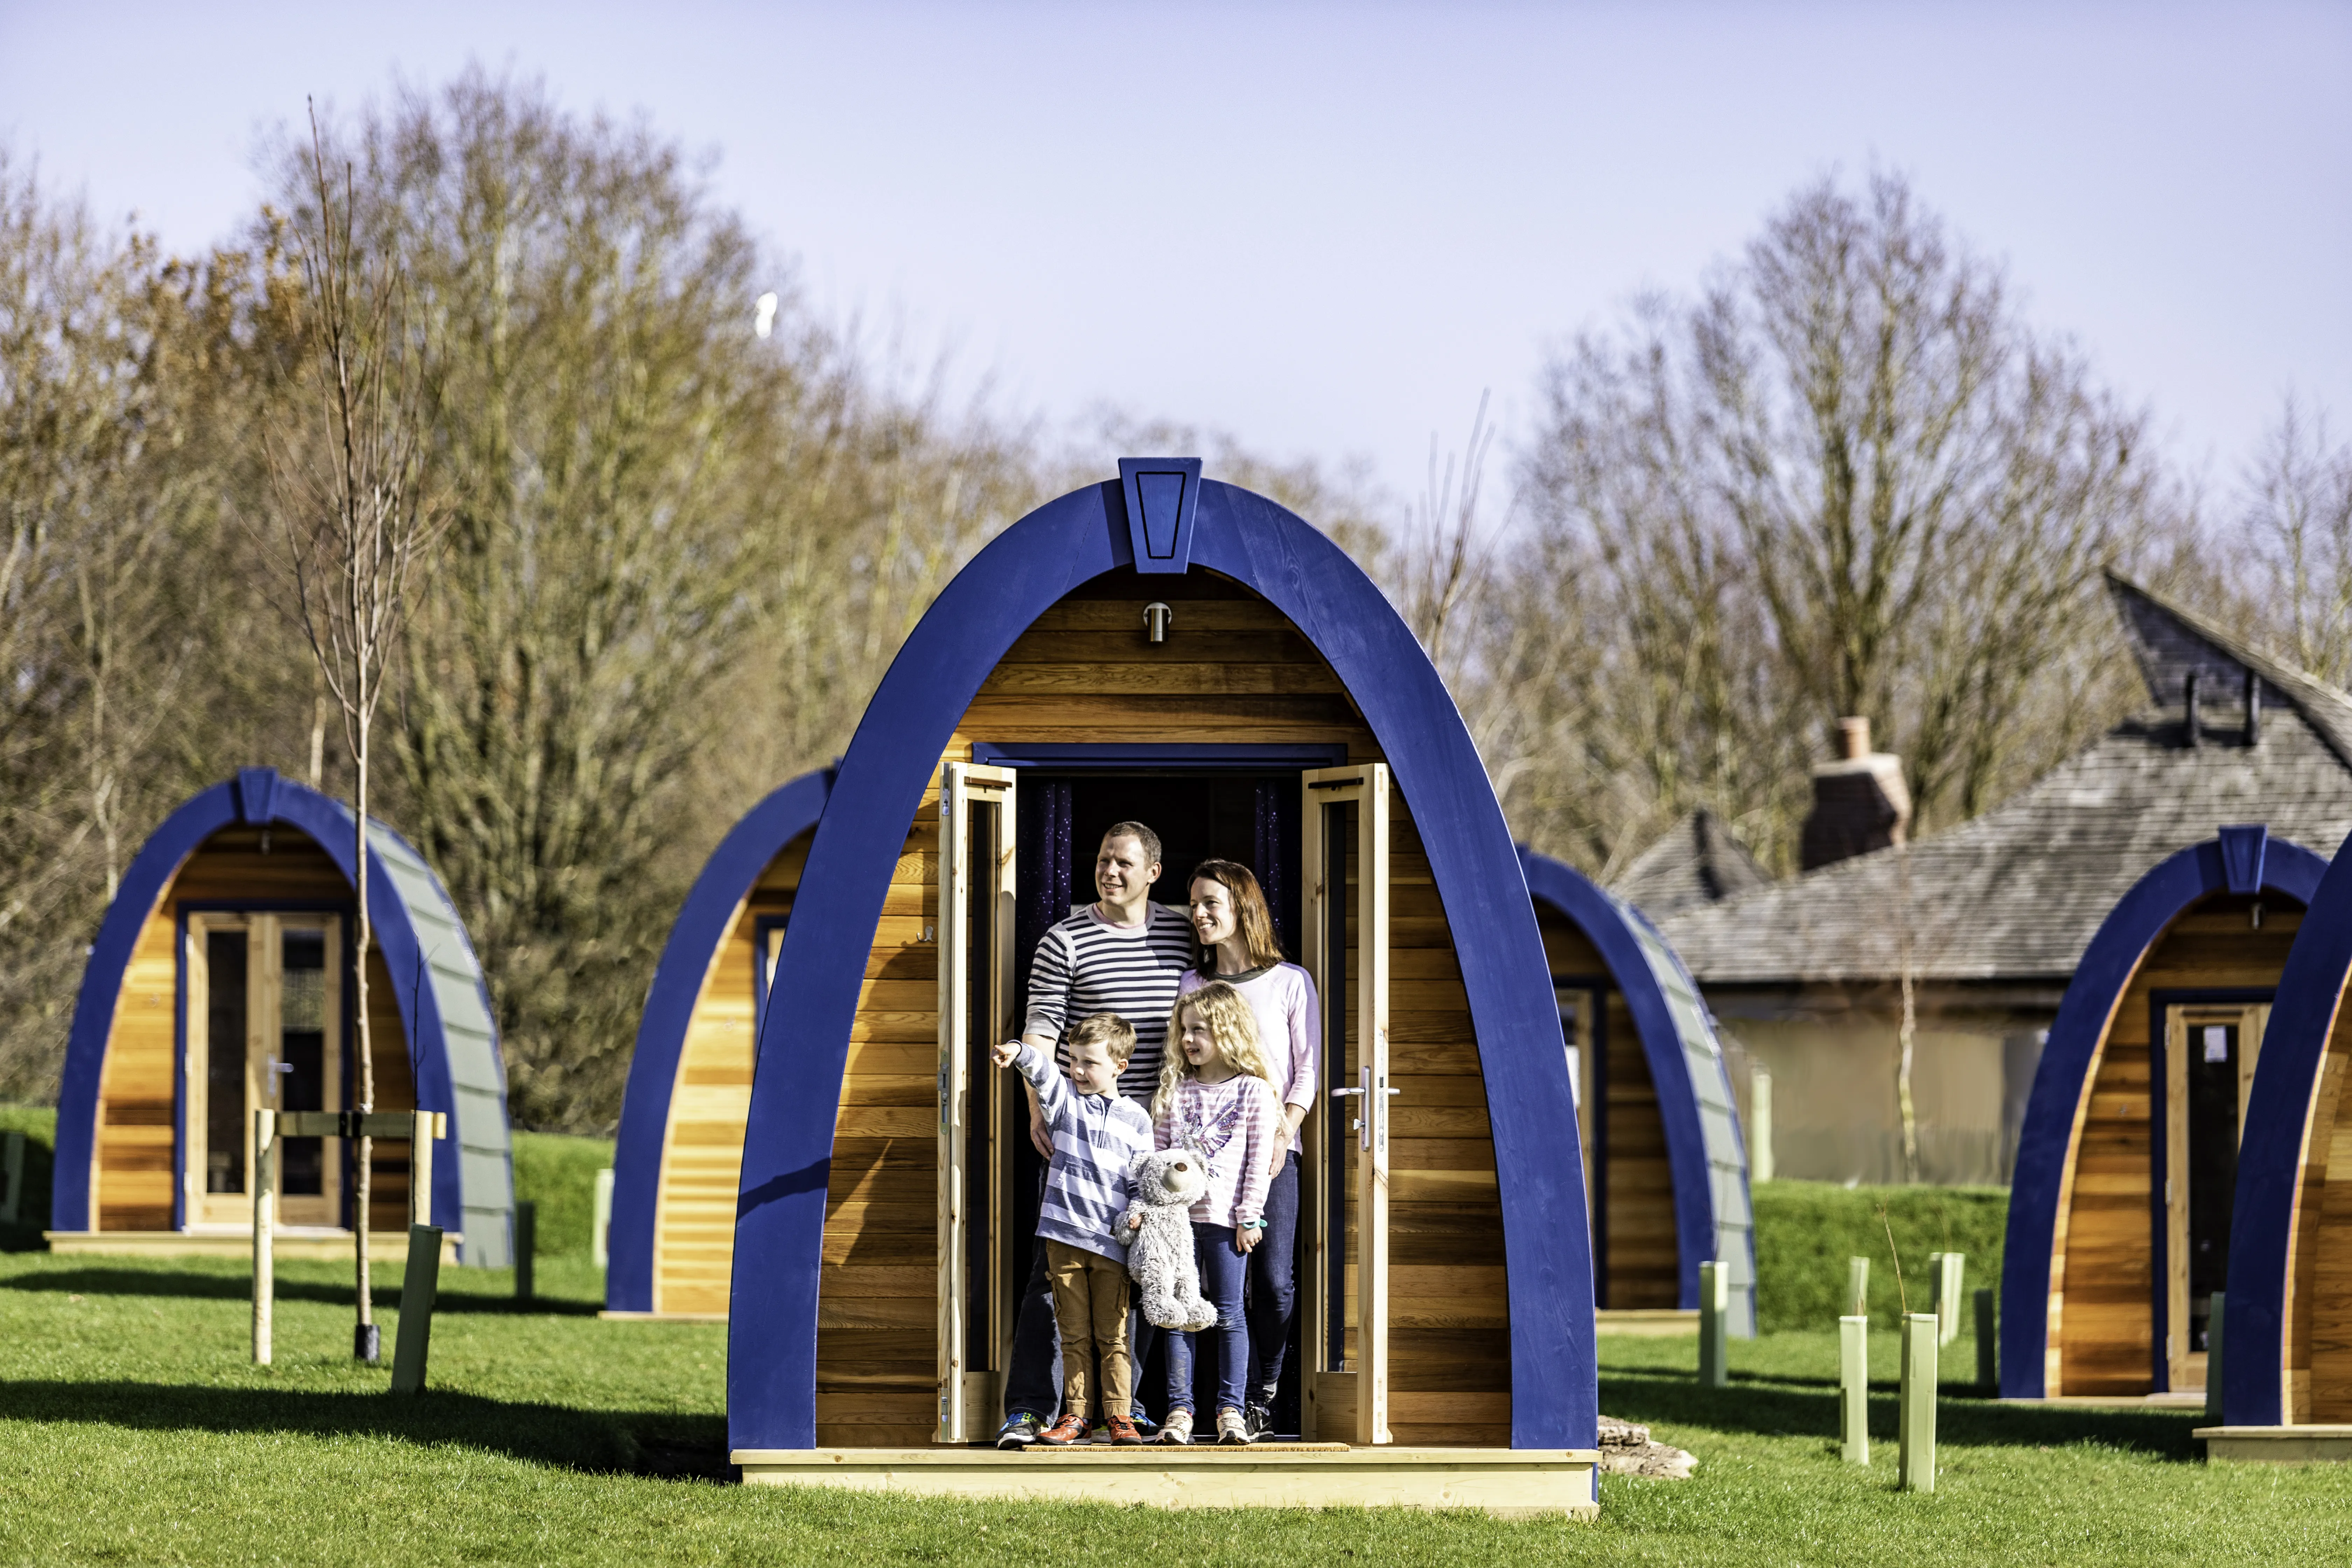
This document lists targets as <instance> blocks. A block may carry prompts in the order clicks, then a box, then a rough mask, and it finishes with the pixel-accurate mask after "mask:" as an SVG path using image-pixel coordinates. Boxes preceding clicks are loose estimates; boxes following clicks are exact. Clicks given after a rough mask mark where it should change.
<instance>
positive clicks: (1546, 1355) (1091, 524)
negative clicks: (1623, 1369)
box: [728, 481, 1599, 1448]
mask: <svg viewBox="0 0 2352 1568" xmlns="http://www.w3.org/2000/svg"><path fill="white" fill-rule="evenodd" d="M1119 491H1120V487H1119V486H1118V484H1117V483H1116V482H1111V483H1108V484H1103V485H1090V486H1088V487H1087V488H1085V489H1079V490H1076V491H1073V492H1072V493H1070V494H1068V495H1066V496H1063V497H1061V498H1060V499H1058V500H1053V501H1049V502H1047V503H1046V504H1045V505H1044V506H1042V507H1040V508H1038V509H1037V510H1035V511H1033V512H1031V513H1030V514H1029V515H1028V516H1027V517H1025V518H1024V519H1022V520H1021V521H1019V522H1017V523H1015V524H1014V525H1013V527H1012V528H1010V529H1008V530H1007V531H1005V532H1004V533H1003V534H1001V535H1000V536H998V538H996V539H995V540H994V541H992V542H991V543H990V544H989V545H988V547H987V548H985V549H983V550H982V552H980V553H979V555H977V556H976V557H974V558H973V560H972V561H971V563H970V564H968V565H967V566H965V568H964V569H963V571H962V572H961V573H960V574H958V575H957V576H956V578H955V580H954V581H953V582H951V583H950V584H949V585H948V587H947V589H946V591H945V592H944V593H942V594H941V595H940V598H939V599H938V601H937V602H936V603H935V604H934V605H932V607H931V608H930V610H929V612H928V613H926V614H925V616H923V619H922V620H921V622H920V623H919V625H918V626H916V628H915V630H914V632H913V633H912V634H911V635H910V636H909V637H908V639H907V642H906V644H905V646H904V647H901V648H900V650H899V652H898V658H896V660H894V661H893V663H892V665H891V667H890V671H889V673H888V675H887V677H885V678H884V679H883V682H882V685H881V688H880V689H879V690H878V691H877V693H876V694H875V698H874V700H873V702H872V704H871V705H870V706H869V707H868V709H867V710H866V716H865V718H864V719H863V721H861V722H860V724H859V726H858V730H857V733H856V738H855V739H854V740H853V741H852V742H851V743H850V748H849V752H848V754H847V755H846V756H845V758H844V759H843V760H842V763H841V768H840V774H839V777H838V779H837V781H836V783H835V790H834V795H833V799H832V801H831V803H830V804H829V805H828V807H827V810H826V812H825V815H824V820H823V821H822V822H820V823H819V825H818V826H817V833H816V839H815V842H814V845H813V846H812V847H811V849H810V854H809V862H808V868H807V869H806V871H805V872H804V873H803V880H802V893H801V896H800V899H799V900H798V901H797V902H796V904H795V906H794V909H795V918H794V919H793V923H792V926H791V927H790V929H789V931H787V932H786V935H785V937H784V945H783V949H782V955H781V957H780V959H779V963H778V975H779V979H778V984H780V985H789V987H790V989H791V992H792V994H793V998H794V1004H795V1005H793V1006H791V1007H772V1008H770V1009H769V1010H768V1014H767V1017H766V1019H765V1020H764V1022H763V1024H762V1026H761V1039H760V1054H759V1067H758V1069H757V1073H756V1076H755V1078H754V1080H753V1083H752V1089H751V1119H750V1125H749V1128H748V1131H747V1135H746V1138H745V1143H744V1155H743V1182H742V1188H741V1195H740V1200H739V1206H738V1211H737V1212H738V1217H737V1221H736V1233H735V1262H734V1279H733V1290H732V1296H731V1314H730V1324H729V1330H728V1334H729V1352H728V1424H729V1437H730V1444H731V1445H732V1446H733V1447H737V1448H801V1447H812V1446H814V1443H815V1440H816V1398H815V1374H816V1321H817V1283H818V1268H819V1262H820V1259H821V1258H822V1250H823V1240H824V1209H825V1189H826V1182H827V1177H828V1174H829V1164H830V1157H831V1151H832V1146H833V1132H834V1115H835V1103H836V1101H837V1100H838V1089H839V1085H840V1082H841V1078H842V1072H843V1068H844V1064H845V1058H846V1053H847V1048H848V1040H849V1033H850V1026H851V1023H852V1020H853V1018H854V1016H855V1014H856V1001H857V990H858V985H859V983H860V980H861V978H862V976H863V974H864V972H865V968H866V952H867V947H868V944H869V943H870V942H871V941H872V938H873V932H874V930H875V922H876V921H877V919H878V918H879V917H880V915H881V912H882V907H883V900H884V895H885V893H886V891H887V888H888V884H889V879H890V871H891V868H892V866H893V865H894V864H895V863H896V861H897V859H898V855H899V854H900V852H901V850H902V849H903V847H904V846H905V843H906V836H907V832H908V826H909V825H910V824H911V823H912V822H913V820H914V817H915V813H916V810H917V808H918V807H919V805H920V804H921V800H922V796H923V792H924V789H925V787H926V786H927V785H928V784H929V782H930V780H931V778H932V775H933V774H934V773H935V772H936V771H937V768H938V765H939V759H940V753H941V752H943V751H944V750H945V749H946V747H947V744H948V741H949V738H950V735H952V734H953V732H954V730H955V726H956V723H957V721H959V720H960V719H961V716H962V715H963V713H964V710H966V709H967V708H968V707H969V706H970V705H971V700H972V698H973V696H974V695H975V694H976V693H977V692H978V690H979V689H980V685H981V682H982V679H985V678H986V676H987V675H988V673H989V672H990V670H992V668H995V666H996V663H997V661H998V660H999V659H1000V658H1003V654H1004V652H1005V650H1006V649H1007V648H1008V647H1011V646H1012V643H1013V639H1014V638H1015V637H1018V636H1020V634H1021V633H1022V632H1023V631H1024V629H1025V628H1026V627H1027V626H1029V624H1030V623H1031V622H1032V621H1034V619H1035V618H1036V617H1037V616H1039V615H1041V614H1042V613H1043V612H1044V611H1045V610H1046V609H1047V608H1048V607H1050V606H1051V605H1053V604H1054V603H1055V601H1056V600H1058V599H1060V598H1061V597H1062V596H1063V595H1066V594H1067V593H1069V592H1070V591H1071V590H1072V589H1075V588H1076V587H1077V586H1079V585H1080V584H1084V583H1086V582H1087V581H1088V580H1089V579H1092V578H1095V577H1097V576H1100V575H1101V574H1104V573H1107V572H1110V571H1113V570H1116V569H1118V568H1121V567H1128V566H1131V565H1132V558H1131V546H1130V544H1129V535H1128V527H1127V520H1126V516H1125V509H1124V504H1123V501H1122V500H1121V497H1120V494H1119ZM1192 567H1193V569H1195V570H1201V569H1207V570H1210V571H1213V572H1216V573H1219V574H1223V575H1224V576H1226V577H1229V578H1231V579H1233V580H1234V581H1236V582H1238V583H1240V584H1243V585H1244V586H1245V587H1247V588H1249V589H1251V590H1252V591H1254V592H1255V593H1257V594H1258V595H1262V596H1263V597H1264V598H1265V599H1266V600H1267V601H1268V602H1269V603H1270V604H1272V605H1274V606H1275V607H1276V609H1278V610H1280V611H1282V612H1283V614H1285V615H1286V616H1288V617H1289V618H1290V620H1291V621H1292V623H1293V624H1295V625H1296V626H1297V627H1298V629H1299V630H1300V632H1301V633H1303V634H1304V635H1305V636H1306V637H1307V639H1308V641H1309V642H1311V643H1312V644H1313V645H1314V646H1315V647H1316V649H1317V650H1318V652H1319V653H1320V655H1321V656H1322V658H1324V659H1325V660H1326V661H1327V662H1328V663H1329V665H1330V666H1331V668H1332V669H1333V670H1334V671H1335V672H1337V674H1338V675H1339V679H1340V680H1341V682H1342V683H1343V685H1344V686H1345V687H1346V689H1347V690H1348V692H1349V696H1350V697H1351V698H1352V699H1353V700H1354V701H1355V703H1356V705H1357V707H1358V709H1359V710H1360V711H1361V713H1362V715H1363V718H1364V721H1365V722H1366V723H1367V724H1368V725H1369V726H1370V729H1371V731H1372V732H1373V733H1374V735H1376V736H1377V737H1378V739H1379V742H1380V745H1381V751H1382V752H1383V753H1384V755H1385V756H1386V758H1387V761H1388V763H1389V766H1390V768H1391V773H1392V776H1393V777H1394V778H1395V780H1396V783H1397V785H1398V787H1399V789H1400V790H1401V791H1402V793H1403V795H1404V796H1405V798H1406V799H1407V800H1408V801H1410V802H1411V803H1412V814H1413V819H1414V821H1415V823H1416V824H1417V825H1418V826H1419V827H1420V829H1421V834H1422V838H1423V845H1424V847H1426V849H1427V852H1428V856H1429V861H1430V867H1431V870H1432V873H1433V877H1434V879H1435V881H1436V884H1437V888H1438V891H1439V895H1440V898H1441V900H1443V902H1444V908H1445V910H1446V914H1447V917H1448V920H1449V921H1451V922H1452V925H1453V930H1454V940H1455V943H1456V949H1457V952H1458V954H1459V958H1460V963H1461V970H1462V978H1463V984H1464V986H1465V990H1466V991H1467V993H1468V996H1469V1004H1470V1010H1471V1016H1472V1020H1473V1024H1474V1026H1475V1031H1476V1034H1477V1037H1478V1040H1479V1043H1480V1059H1481V1066H1482V1068H1483V1070H1484V1072H1485V1075H1486V1095H1487V1110H1488V1117H1489V1120H1490V1121H1491V1122H1492V1125H1493V1128H1494V1139H1495V1154H1496V1166H1497V1168H1498V1170H1499V1172H1500V1173H1501V1176H1502V1183H1501V1189H1500V1195H1501V1201H1502V1209H1503V1221H1504V1248H1505V1262H1506V1265H1507V1279H1508V1291H1509V1299H1510V1310H1511V1381H1512V1387H1511V1395H1512V1397H1511V1422H1512V1441H1513V1443H1514V1444H1515V1445H1516V1446H1517V1447H1590V1446H1591V1444H1592V1443H1593V1441H1594V1440H1595V1428H1596V1423H1597V1417H1598V1414H1599V1413H1598V1408H1597V1400H1598V1392H1599V1390H1598V1382H1597V1375H1598V1368H1597V1365H1596V1363H1595V1360H1594V1354H1593V1342H1592V1275H1591V1245H1590V1241H1589V1238H1588V1237H1587V1234H1586V1226H1585V1219H1584V1215H1585V1206H1584V1190H1583V1187H1584V1180H1583V1171H1582V1163H1581V1159H1580V1155H1579V1153H1578V1151H1577V1146H1576V1135H1575V1129H1576V1113H1575V1105H1574V1100H1573V1099H1572V1097H1571V1095H1570V1086H1569V1082H1568V1066H1567V1053H1566V1050H1565V1044H1564V1041H1563V1039H1562V1037H1561V1034H1560V1027H1559V1012H1558V1010H1557V1006H1556V1005H1555V1003H1554V1001H1553V997H1552V992H1551V985H1550V983H1549V977H1548V974H1547V972H1546V967H1545V963H1544V957H1543V943H1542V939H1541V937H1540V936H1539V934H1538V931H1537V929H1536V921H1535V910H1534V906H1533V905H1532V904H1530V903H1529V902H1528V897H1527V887H1526V881H1525V879H1524V877H1523V876H1522V874H1521V872H1520V870H1519V862H1518V857H1517V852H1516V850H1515V848H1514V847H1513V845H1512V843H1511V838H1510V834H1509V831H1508V829H1507V827H1506V826H1505V825H1504V821H1503V814H1502V810H1501V807H1500V806H1499V805H1497V804H1496V799H1495V794H1494V790H1493V788H1492V786H1491V785H1490V784H1488V782H1487V778H1486V769H1485V767H1484V766H1483V764H1482V763H1480V761H1479V758H1478V754H1477V752H1476V750H1475V747H1474V746H1473V745H1472V744H1471V741H1470V735H1469V731H1467V730H1466V729H1465V727H1464V725H1463V722H1462V719H1461V716H1460V714H1459V713H1458V711H1457V710H1455V708H1454V701H1453V699H1452V698H1451V697H1450V696H1449V695H1448V694H1447V692H1446V690H1445V687H1444V682H1443V681H1442V680H1441V679H1439V678H1438V674H1437V671H1436V670H1435V669H1434V668H1433V667H1432V666H1431V664H1430V662H1429V659H1428V658H1427V656H1426V655H1425V654H1424V653H1423V651H1422V649H1421V647H1420V645H1419V644H1418V643H1417V642H1415V641H1414V640H1413V637H1412V633H1411V632H1410V631H1409V630H1408V629H1407V628H1406V626H1405V625H1404V623H1403V622H1402V620H1401V619H1400V618H1399V617H1398V616H1397V614H1396V612H1395V610H1394V609H1393V608H1392V607H1391V605H1389V603H1388V601H1387V600H1386V599H1385V598H1384V597H1382V595H1381V592H1380V590H1379V589H1378V588H1376V587H1375V586H1373V584H1372V583H1371V582H1370V579H1369V578H1367V577H1366V576H1365V575H1364V574H1363V572H1362V571H1361V570H1360V568H1359V567H1358V566H1357V565H1356V564H1355V563H1354V562H1352V561H1350V560H1349V558H1348V557H1347V556H1346V555H1345V554H1344V553H1343V552H1340V551H1339V548H1338V547H1337V546H1335V545H1334V544H1332V543H1331V542H1330V541H1329V540H1328V539H1326V538H1325V537H1324V536H1323V535H1322V534H1320V533H1318V531H1316V530H1314V529H1313V528H1312V527H1310V526H1308V525H1307V523H1306V522H1304V521H1301V520H1300V519H1298V518H1297V517H1296V516H1294V515H1292V514H1291V513H1290V512H1288V511H1286V510H1284V509H1282V508H1281V507H1279V506H1277V505H1276V504H1275V503H1274V502H1272V501H1269V500H1265V498H1264V497H1261V496H1257V495H1254V494H1252V493H1250V492H1249V491H1247V490H1244V489H1237V488H1235V487H1234V486H1230V485H1224V484H1220V483H1217V482H1214V481H1204V482H1203V483H1202V487H1201V499H1200V508H1199V511H1198V513H1197V514H1196V517H1195V519H1194V522H1193V541H1192ZM1138 589H1139V592H1141V591H1146V590H1147V589H1148V581H1139V584H1138Z"/></svg>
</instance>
